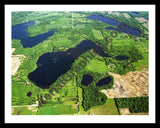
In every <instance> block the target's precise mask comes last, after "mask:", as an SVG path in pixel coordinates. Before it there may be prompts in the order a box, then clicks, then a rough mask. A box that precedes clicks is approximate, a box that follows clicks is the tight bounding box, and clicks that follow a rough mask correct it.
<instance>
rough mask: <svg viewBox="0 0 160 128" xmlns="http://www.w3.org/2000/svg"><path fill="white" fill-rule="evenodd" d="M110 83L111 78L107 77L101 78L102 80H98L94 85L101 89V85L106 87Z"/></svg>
mask: <svg viewBox="0 0 160 128" xmlns="http://www.w3.org/2000/svg"><path fill="white" fill-rule="evenodd" d="M111 81H112V78H111V77H110V76H108V77H106V78H103V79H101V80H99V81H98V82H97V83H96V86H98V87H101V86H103V85H108V84H109V83H110V82H111Z"/></svg>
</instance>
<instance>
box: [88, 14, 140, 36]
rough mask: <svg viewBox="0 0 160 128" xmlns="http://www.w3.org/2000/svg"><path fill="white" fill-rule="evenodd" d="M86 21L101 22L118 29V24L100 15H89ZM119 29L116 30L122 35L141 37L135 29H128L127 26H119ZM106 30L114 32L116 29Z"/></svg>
mask: <svg viewBox="0 0 160 128" xmlns="http://www.w3.org/2000/svg"><path fill="white" fill-rule="evenodd" d="M87 18H88V19H92V20H98V21H101V22H104V23H106V24H109V25H113V26H116V27H118V26H119V24H120V22H118V21H116V20H114V19H111V18H109V17H104V16H102V15H91V16H89V17H87ZM121 28H122V29H120V28H118V30H119V31H120V32H123V33H127V34H132V35H136V36H140V35H141V32H140V31H139V30H137V29H133V28H130V27H128V26H127V25H126V26H125V27H124V26H122V25H121ZM106 29H109V30H116V28H114V27H107V28H106Z"/></svg>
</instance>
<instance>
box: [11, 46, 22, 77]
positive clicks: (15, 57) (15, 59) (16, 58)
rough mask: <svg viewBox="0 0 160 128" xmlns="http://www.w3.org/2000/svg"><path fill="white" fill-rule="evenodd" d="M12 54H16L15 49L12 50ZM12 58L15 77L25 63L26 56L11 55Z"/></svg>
mask: <svg viewBox="0 0 160 128" xmlns="http://www.w3.org/2000/svg"><path fill="white" fill-rule="evenodd" d="M11 50H12V53H13V52H14V50H15V48H12V49H11ZM11 57H12V68H11V70H12V75H15V74H16V72H17V70H18V68H19V66H20V64H21V63H22V61H23V58H24V55H23V54H19V55H11Z"/></svg>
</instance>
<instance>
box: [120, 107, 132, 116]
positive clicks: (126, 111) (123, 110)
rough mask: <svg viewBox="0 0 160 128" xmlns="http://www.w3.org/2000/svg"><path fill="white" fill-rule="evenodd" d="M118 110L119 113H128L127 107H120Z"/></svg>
mask: <svg viewBox="0 0 160 128" xmlns="http://www.w3.org/2000/svg"><path fill="white" fill-rule="evenodd" d="M119 111H120V113H121V115H130V111H129V108H120V109H119Z"/></svg>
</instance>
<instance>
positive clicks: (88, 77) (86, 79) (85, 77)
mask: <svg viewBox="0 0 160 128" xmlns="http://www.w3.org/2000/svg"><path fill="white" fill-rule="evenodd" d="M92 82H93V77H92V76H91V75H83V78H82V81H81V84H82V85H84V86H88V85H89V84H90V83H92Z"/></svg>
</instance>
